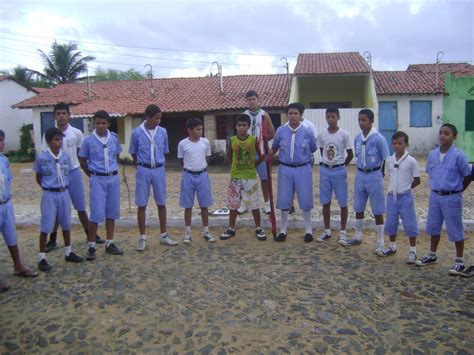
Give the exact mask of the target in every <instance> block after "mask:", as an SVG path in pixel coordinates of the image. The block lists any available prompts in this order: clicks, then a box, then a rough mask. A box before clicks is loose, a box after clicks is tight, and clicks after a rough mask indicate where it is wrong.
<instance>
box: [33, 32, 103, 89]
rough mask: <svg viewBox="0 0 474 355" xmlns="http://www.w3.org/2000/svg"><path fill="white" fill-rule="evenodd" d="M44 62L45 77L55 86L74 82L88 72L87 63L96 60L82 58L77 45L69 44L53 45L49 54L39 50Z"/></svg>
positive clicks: (55, 43) (86, 57)
mask: <svg viewBox="0 0 474 355" xmlns="http://www.w3.org/2000/svg"><path fill="white" fill-rule="evenodd" d="M38 52H39V53H40V55H41V58H42V59H43V62H44V65H45V67H44V75H45V76H46V77H47V78H48V80H50V81H51V82H52V83H54V84H58V83H70V82H74V81H75V80H76V79H77V77H78V76H79V74H81V73H84V72H85V71H87V63H88V62H91V61H93V60H95V58H94V57H92V56H85V57H83V56H82V53H81V52H80V51H78V48H77V45H76V44H74V43H71V42H69V43H68V44H60V43H58V42H56V41H54V42H53V44H52V45H51V51H50V52H49V54H46V53H44V52H43V51H42V50H40V49H38Z"/></svg>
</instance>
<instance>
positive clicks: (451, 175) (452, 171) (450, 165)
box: [445, 158, 462, 182]
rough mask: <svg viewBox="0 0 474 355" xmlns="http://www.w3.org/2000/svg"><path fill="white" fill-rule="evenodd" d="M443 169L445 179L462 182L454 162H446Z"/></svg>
mask: <svg viewBox="0 0 474 355" xmlns="http://www.w3.org/2000/svg"><path fill="white" fill-rule="evenodd" d="M445 159H446V158H445ZM445 169H446V179H447V180H448V181H451V182H454V181H455V182H458V181H460V180H462V176H461V174H460V172H459V169H458V167H457V166H456V161H455V160H451V161H449V162H446V165H445Z"/></svg>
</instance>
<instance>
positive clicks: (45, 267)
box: [38, 232, 51, 271]
mask: <svg viewBox="0 0 474 355" xmlns="http://www.w3.org/2000/svg"><path fill="white" fill-rule="evenodd" d="M47 239H48V233H45V232H40V236H39V250H40V251H39V253H38V269H39V270H40V271H49V270H51V265H49V264H48V262H47V261H46V251H45V249H46V240H47Z"/></svg>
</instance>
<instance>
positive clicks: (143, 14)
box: [0, 0, 474, 77]
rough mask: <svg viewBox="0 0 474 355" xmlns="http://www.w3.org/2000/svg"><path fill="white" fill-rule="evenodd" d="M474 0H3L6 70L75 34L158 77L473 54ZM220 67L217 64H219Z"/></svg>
mask: <svg viewBox="0 0 474 355" xmlns="http://www.w3.org/2000/svg"><path fill="white" fill-rule="evenodd" d="M473 4H474V1H471V0H444V1H443V0H414V1H407V0H400V1H389V0H353V1H343V0H294V1H293V0H286V1H280V0H268V1H266V0H202V1H200V0H174V1H156V0H153V1H143V0H138V1H130V0H126V1H125V0H115V1H100V0H95V1H91V0H82V1H69V0H56V1H53V0H37V1H34V0H1V1H0V69H8V68H13V67H14V66H16V65H23V66H26V67H28V68H30V69H35V70H39V71H42V69H43V64H42V62H41V60H40V57H39V55H38V53H37V52H36V49H42V50H44V51H48V49H49V47H50V45H51V43H52V41H53V39H57V40H58V41H59V42H66V41H68V40H72V41H75V42H76V43H77V44H78V46H79V49H80V50H81V51H82V53H83V54H84V55H93V56H95V57H96V59H97V60H96V62H94V63H92V64H90V68H91V73H93V72H94V69H95V68H96V67H98V66H101V67H103V68H114V69H120V70H127V69H129V68H134V69H136V70H138V71H141V72H145V71H146V70H145V69H144V66H145V64H151V65H152V66H153V73H154V76H155V77H179V76H203V75H206V74H208V73H209V71H210V68H211V63H212V62H214V61H218V62H219V63H222V66H223V73H224V75H231V74H254V73H262V74H267V73H284V72H285V69H284V68H283V61H282V60H281V57H282V56H285V57H286V58H287V59H288V62H289V63H290V71H292V70H293V68H294V65H295V63H296V56H297V55H298V53H309V52H346V51H357V52H359V53H361V54H363V53H364V52H366V51H368V52H370V55H371V58H372V66H373V67H374V69H375V70H404V69H406V67H407V66H408V65H409V64H415V63H434V62H435V61H436V55H437V52H439V51H442V52H444V55H443V56H442V57H441V61H442V62H471V64H473V61H474V5H473ZM215 72H216V68H215V67H214V68H213V73H215Z"/></svg>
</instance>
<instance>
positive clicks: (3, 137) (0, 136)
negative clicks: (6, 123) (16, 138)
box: [0, 129, 5, 139]
mask: <svg viewBox="0 0 474 355" xmlns="http://www.w3.org/2000/svg"><path fill="white" fill-rule="evenodd" d="M0 139H5V132H3V130H1V129H0Z"/></svg>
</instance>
